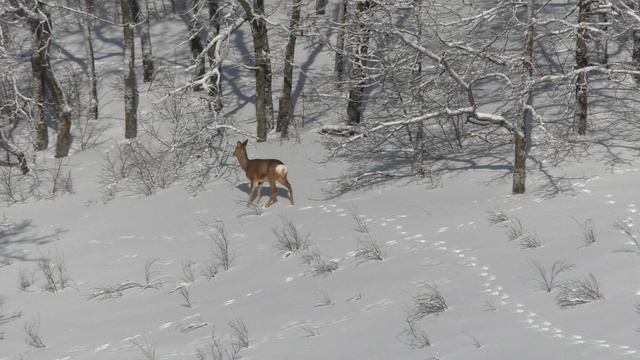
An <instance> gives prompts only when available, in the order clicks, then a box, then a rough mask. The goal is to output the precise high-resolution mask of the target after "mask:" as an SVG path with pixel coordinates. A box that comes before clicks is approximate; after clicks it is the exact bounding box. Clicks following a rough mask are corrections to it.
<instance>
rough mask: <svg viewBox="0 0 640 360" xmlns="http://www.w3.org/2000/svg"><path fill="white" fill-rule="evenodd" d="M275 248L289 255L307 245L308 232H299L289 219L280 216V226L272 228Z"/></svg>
mask: <svg viewBox="0 0 640 360" xmlns="http://www.w3.org/2000/svg"><path fill="white" fill-rule="evenodd" d="M273 234H274V235H275V236H276V239H277V240H276V244H275V246H276V248H277V249H278V250H280V251H282V252H284V253H285V256H289V255H291V254H293V253H296V252H298V251H301V250H304V249H306V248H307V247H308V246H309V236H310V235H309V234H304V235H303V234H301V233H300V232H299V231H298V229H297V228H296V226H295V225H294V224H293V223H292V222H291V220H289V219H287V218H286V217H282V228H280V229H277V228H273Z"/></svg>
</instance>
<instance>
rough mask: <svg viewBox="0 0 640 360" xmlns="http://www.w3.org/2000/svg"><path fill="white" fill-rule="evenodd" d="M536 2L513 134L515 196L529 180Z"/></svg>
mask: <svg viewBox="0 0 640 360" xmlns="http://www.w3.org/2000/svg"><path fill="white" fill-rule="evenodd" d="M534 10H535V9H534V0H527V28H526V31H525V42H524V49H523V54H522V55H523V56H522V98H521V100H520V114H519V116H518V118H517V121H516V126H515V129H514V132H513V140H514V141H513V142H514V147H515V151H514V161H513V188H512V192H513V193H514V194H523V193H524V192H525V190H526V186H525V185H526V178H527V164H526V161H527V138H528V136H527V132H528V131H529V129H530V128H531V121H532V112H531V106H532V100H533V96H532V85H531V82H532V77H533V61H534V57H533V38H534V35H535V34H534V32H535V28H534V18H533V14H534Z"/></svg>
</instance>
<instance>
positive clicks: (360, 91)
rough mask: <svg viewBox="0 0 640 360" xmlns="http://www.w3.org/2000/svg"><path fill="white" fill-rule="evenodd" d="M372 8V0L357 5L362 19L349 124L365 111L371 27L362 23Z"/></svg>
mask: <svg viewBox="0 0 640 360" xmlns="http://www.w3.org/2000/svg"><path fill="white" fill-rule="evenodd" d="M370 8H371V2H370V1H360V2H358V5H357V7H356V9H357V11H358V14H359V16H358V18H359V19H360V33H359V34H358V36H357V40H356V49H355V52H354V54H353V55H352V59H351V64H352V65H351V89H350V90H349V101H348V103H347V117H348V119H347V124H348V125H355V124H359V123H360V122H361V121H362V113H363V111H364V102H363V100H364V90H365V85H366V72H365V67H366V62H367V60H366V57H367V55H368V52H369V37H370V34H369V32H370V29H369V28H368V25H367V24H364V23H362V18H363V16H364V13H365V12H366V11H367V10H369V9H370Z"/></svg>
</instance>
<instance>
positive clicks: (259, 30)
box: [238, 0, 273, 141]
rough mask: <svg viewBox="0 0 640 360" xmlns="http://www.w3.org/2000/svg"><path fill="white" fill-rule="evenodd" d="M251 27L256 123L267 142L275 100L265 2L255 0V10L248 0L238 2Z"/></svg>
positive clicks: (258, 130)
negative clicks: (254, 72)
mask: <svg viewBox="0 0 640 360" xmlns="http://www.w3.org/2000/svg"><path fill="white" fill-rule="evenodd" d="M238 2H239V3H240V5H241V6H242V8H243V9H244V11H245V16H246V18H247V21H248V22H249V24H250V25H251V34H252V36H253V47H254V54H255V68H256V70H255V71H256V121H257V130H256V132H257V137H258V141H266V140H267V133H268V131H269V129H270V128H271V127H272V126H273V99H272V95H271V94H272V92H271V54H270V49H269V37H268V33H267V22H266V21H265V19H264V0H255V8H253V7H252V6H251V5H250V4H249V2H248V0H238Z"/></svg>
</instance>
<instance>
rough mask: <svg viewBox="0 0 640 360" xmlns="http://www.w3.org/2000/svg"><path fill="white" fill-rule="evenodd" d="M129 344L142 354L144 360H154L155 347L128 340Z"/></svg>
mask: <svg viewBox="0 0 640 360" xmlns="http://www.w3.org/2000/svg"><path fill="white" fill-rule="evenodd" d="M129 342H130V343H131V344H132V345H133V346H135V347H136V349H138V350H139V351H140V353H141V354H142V358H143V359H144V360H156V346H155V345H153V344H150V343H145V344H141V343H139V342H137V341H136V340H135V339H131V340H129Z"/></svg>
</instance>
